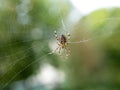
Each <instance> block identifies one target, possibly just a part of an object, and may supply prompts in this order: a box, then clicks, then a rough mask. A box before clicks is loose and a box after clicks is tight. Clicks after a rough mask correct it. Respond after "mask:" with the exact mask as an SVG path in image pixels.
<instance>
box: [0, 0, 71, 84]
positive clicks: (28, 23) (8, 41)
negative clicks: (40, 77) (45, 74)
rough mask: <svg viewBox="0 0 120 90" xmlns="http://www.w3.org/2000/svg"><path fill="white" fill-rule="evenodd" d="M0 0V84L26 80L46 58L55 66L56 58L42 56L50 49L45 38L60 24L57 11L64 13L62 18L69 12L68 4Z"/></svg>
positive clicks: (46, 1) (39, 0)
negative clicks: (0, 4)
mask: <svg viewBox="0 0 120 90" xmlns="http://www.w3.org/2000/svg"><path fill="white" fill-rule="evenodd" d="M0 2H1V3H4V5H5V6H1V8H0V86H2V85H3V86H4V85H5V84H6V83H8V86H9V84H11V83H12V82H14V81H18V80H25V79H27V78H28V77H29V76H31V75H33V74H34V73H35V72H36V71H37V70H38V68H40V65H41V64H42V62H43V61H44V60H46V59H48V58H49V59H48V61H47V62H49V63H51V64H52V65H54V66H56V67H58V66H59V63H58V60H57V59H56V57H53V56H50V57H48V56H45V57H44V58H43V56H44V55H46V54H47V53H48V52H50V49H49V42H48V41H49V40H50V39H49V38H50V37H51V36H52V35H53V30H55V29H58V28H59V26H60V25H59V24H60V15H61V13H63V12H65V13H64V14H63V15H62V17H63V18H64V17H65V16H66V15H67V13H68V12H69V10H70V8H69V7H68V6H67V8H66V5H68V4H67V3H66V4H63V3H65V2H64V1H58V2H54V1H52V0H49V1H48V0H5V1H4V0H1V1H0ZM52 2H53V3H52ZM57 5H58V6H57ZM54 7H57V8H54ZM58 8H60V10H57V9H58ZM54 9H55V10H54ZM55 59H56V60H55ZM34 61H37V62H34ZM33 62H34V64H31V63H33ZM28 65H30V66H29V67H27V68H26V66H28ZM17 73H18V74H17Z"/></svg>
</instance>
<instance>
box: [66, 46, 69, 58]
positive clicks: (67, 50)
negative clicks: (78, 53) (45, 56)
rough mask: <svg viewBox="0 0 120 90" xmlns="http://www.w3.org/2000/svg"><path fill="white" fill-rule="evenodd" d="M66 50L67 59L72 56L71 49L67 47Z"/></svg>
mask: <svg viewBox="0 0 120 90" xmlns="http://www.w3.org/2000/svg"><path fill="white" fill-rule="evenodd" d="M65 50H66V57H68V56H69V55H70V49H69V48H66V47H65Z"/></svg>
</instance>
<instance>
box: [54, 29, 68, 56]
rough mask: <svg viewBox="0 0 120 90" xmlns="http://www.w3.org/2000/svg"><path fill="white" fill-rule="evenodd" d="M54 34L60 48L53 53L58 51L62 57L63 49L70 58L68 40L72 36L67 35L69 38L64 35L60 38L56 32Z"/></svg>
mask: <svg viewBox="0 0 120 90" xmlns="http://www.w3.org/2000/svg"><path fill="white" fill-rule="evenodd" d="M54 34H55V37H56V40H57V44H58V47H57V48H56V49H55V50H54V51H53V52H56V51H57V50H58V52H59V54H60V55H61V50H62V49H63V50H65V54H66V56H69V54H70V49H69V48H68V47H67V46H68V40H69V39H70V34H69V33H67V38H66V36H65V35H63V34H62V35H60V36H58V35H57V32H56V31H54Z"/></svg>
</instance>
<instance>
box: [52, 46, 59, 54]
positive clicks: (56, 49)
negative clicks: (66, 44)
mask: <svg viewBox="0 0 120 90" xmlns="http://www.w3.org/2000/svg"><path fill="white" fill-rule="evenodd" d="M59 48H60V46H58V47H57V48H56V49H55V50H53V51H52V52H51V53H50V54H53V53H55V52H56V51H57V50H58V49H59Z"/></svg>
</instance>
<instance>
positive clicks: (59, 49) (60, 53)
mask: <svg viewBox="0 0 120 90" xmlns="http://www.w3.org/2000/svg"><path fill="white" fill-rule="evenodd" d="M61 49H62V48H61V47H60V46H59V51H58V52H59V55H61Z"/></svg>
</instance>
